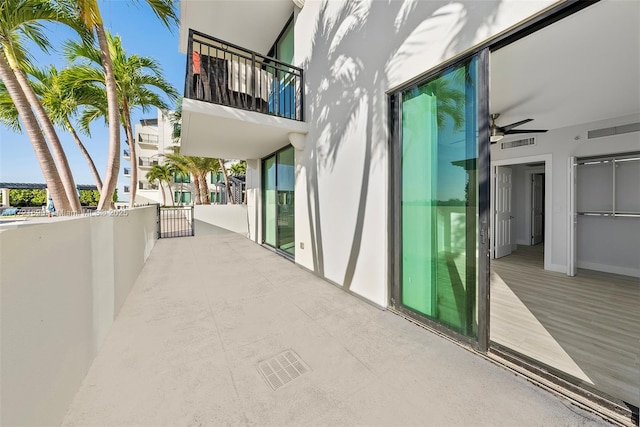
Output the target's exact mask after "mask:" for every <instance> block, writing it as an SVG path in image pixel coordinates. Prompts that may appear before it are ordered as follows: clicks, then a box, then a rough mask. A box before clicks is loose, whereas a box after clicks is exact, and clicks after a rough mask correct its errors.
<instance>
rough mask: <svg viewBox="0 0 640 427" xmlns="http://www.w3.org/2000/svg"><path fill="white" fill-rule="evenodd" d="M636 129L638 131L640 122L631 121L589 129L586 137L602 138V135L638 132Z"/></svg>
mask: <svg viewBox="0 0 640 427" xmlns="http://www.w3.org/2000/svg"><path fill="white" fill-rule="evenodd" d="M638 131H640V122H638V123H631V124H628V125H622V126H614V127H610V128H603V129H595V130H590V131H589V132H588V133H587V138H588V139H592V138H602V137H603V136H612V135H620V134H623V133H629V132H638Z"/></svg>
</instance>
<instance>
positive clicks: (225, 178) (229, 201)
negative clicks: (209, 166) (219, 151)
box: [218, 159, 235, 205]
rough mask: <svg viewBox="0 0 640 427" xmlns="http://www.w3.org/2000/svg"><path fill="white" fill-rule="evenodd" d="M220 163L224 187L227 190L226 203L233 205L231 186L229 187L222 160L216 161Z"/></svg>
mask: <svg viewBox="0 0 640 427" xmlns="http://www.w3.org/2000/svg"><path fill="white" fill-rule="evenodd" d="M218 162H220V168H221V169H222V176H224V186H225V187H226V188H227V196H228V197H227V203H229V204H231V205H233V204H235V203H234V200H233V193H232V192H231V186H230V185H229V177H228V176H227V168H226V167H225V166H224V161H223V160H222V159H218Z"/></svg>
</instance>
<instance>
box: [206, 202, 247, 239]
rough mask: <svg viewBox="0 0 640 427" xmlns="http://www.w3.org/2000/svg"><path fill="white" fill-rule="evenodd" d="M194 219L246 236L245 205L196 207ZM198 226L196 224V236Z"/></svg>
mask: <svg viewBox="0 0 640 427" xmlns="http://www.w3.org/2000/svg"><path fill="white" fill-rule="evenodd" d="M194 209H195V210H194V217H195V219H197V220H200V221H203V222H206V223H207V224H211V225H215V226H217V227H221V228H224V229H226V230H229V231H233V232H234V233H238V234H242V235H243V236H247V235H248V233H249V222H248V221H249V220H248V217H247V206H246V205H196V206H195V207H194ZM197 233H198V226H197V224H196V234H197Z"/></svg>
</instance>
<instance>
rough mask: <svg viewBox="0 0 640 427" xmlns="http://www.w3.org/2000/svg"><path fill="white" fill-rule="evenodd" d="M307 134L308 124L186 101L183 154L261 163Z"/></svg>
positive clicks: (184, 101) (184, 104) (186, 99)
mask: <svg viewBox="0 0 640 427" xmlns="http://www.w3.org/2000/svg"><path fill="white" fill-rule="evenodd" d="M308 131H309V129H308V126H307V123H305V122H301V121H297V120H291V119H285V118H281V117H275V116H271V115H268V114H263V113H259V112H255V111H249V110H242V109H238V108H233V107H227V106H224V105H218V104H211V103H208V102H203V101H197V100H193V99H188V98H184V99H183V101H182V137H181V148H180V153H182V154H185V155H187V156H198V157H213V158H222V159H260V158H262V157H265V156H267V155H268V154H271V153H273V152H274V151H276V150H278V149H279V148H282V147H284V146H285V145H287V144H289V142H290V141H298V140H300V139H302V137H301V135H306V134H307V133H308ZM290 134H293V135H290ZM296 135H297V136H296ZM298 148H300V146H299V144H298Z"/></svg>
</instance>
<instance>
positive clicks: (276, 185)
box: [260, 145, 295, 260]
mask: <svg viewBox="0 0 640 427" xmlns="http://www.w3.org/2000/svg"><path fill="white" fill-rule="evenodd" d="M288 149H292V150H293V147H292V146H291V145H287V146H285V147H282V148H280V149H278V150H276V151H274V152H273V153H271V154H269V155H267V156H265V157H263V158H262V159H260V169H261V171H260V188H261V193H262V194H261V212H260V218H261V221H262V224H261V236H260V242H261V244H262V245H264V246H266V247H268V248H270V249H272V250H274V251H276V252H277V253H279V254H281V255H283V256H284V257H286V258H289V259H292V260H293V259H295V255H294V254H292V253H290V252H288V251H286V250H283V249H281V248H280V247H279V245H280V231H281V230H280V227H279V226H278V220H279V217H278V204H279V202H278V198H279V197H280V195H279V191H280V187H279V183H280V179H281V177H280V176H279V172H280V170H279V165H280V163H279V159H280V154H281V153H283V152H284V151H285V150H288ZM269 159H273V165H274V178H273V179H274V190H273V191H275V205H273V206H272V208H274V212H272V213H273V215H274V219H275V225H274V227H275V228H274V229H273V233H274V237H273V239H274V242H273V244H271V242H269V241H268V239H267V233H268V232H269V231H268V226H267V210H268V209H269V204H268V203H267V200H266V199H267V197H268V196H267V189H266V188H265V183H266V174H267V173H268V170H267V169H266V168H265V163H266V162H267V161H268V160H269ZM293 161H294V167H295V151H294V160H293ZM293 179H294V183H293V188H294V189H295V174H294V178H293ZM294 191H295V190H294ZM294 221H295V220H294ZM294 224H295V222H294ZM294 242H295V239H294Z"/></svg>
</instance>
